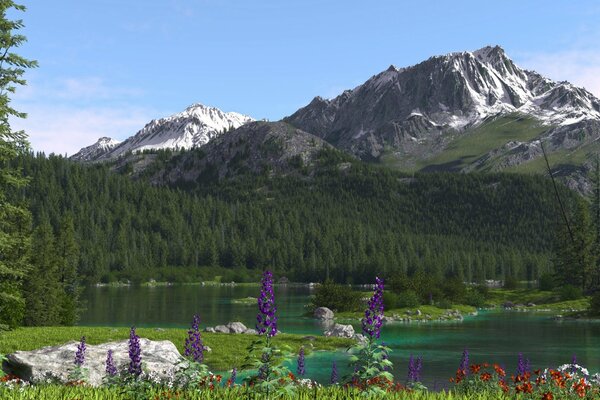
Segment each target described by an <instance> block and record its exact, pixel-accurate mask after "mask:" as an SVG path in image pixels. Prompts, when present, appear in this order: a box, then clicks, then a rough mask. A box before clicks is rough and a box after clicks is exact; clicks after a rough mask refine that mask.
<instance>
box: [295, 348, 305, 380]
mask: <svg viewBox="0 0 600 400" xmlns="http://www.w3.org/2000/svg"><path fill="white" fill-rule="evenodd" d="M296 373H297V374H298V376H304V374H305V373H306V369H305V366H304V346H303V347H300V352H299V353H298V367H297V368H296Z"/></svg>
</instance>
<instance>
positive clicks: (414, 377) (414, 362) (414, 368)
mask: <svg viewBox="0 0 600 400" xmlns="http://www.w3.org/2000/svg"><path fill="white" fill-rule="evenodd" d="M422 365H423V360H422V359H421V357H420V356H419V357H417V359H414V358H413V356H412V354H411V355H410V358H409V359H408V382H409V383H411V382H420V381H421V368H422Z"/></svg>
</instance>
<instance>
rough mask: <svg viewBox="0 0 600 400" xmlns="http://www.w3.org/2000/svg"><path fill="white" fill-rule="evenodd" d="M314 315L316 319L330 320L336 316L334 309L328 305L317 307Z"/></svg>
mask: <svg viewBox="0 0 600 400" xmlns="http://www.w3.org/2000/svg"><path fill="white" fill-rule="evenodd" d="M314 316H315V318H316V319H321V320H328V319H333V318H334V315H333V311H331V310H330V309H329V308H327V307H318V308H317V309H315V312H314Z"/></svg>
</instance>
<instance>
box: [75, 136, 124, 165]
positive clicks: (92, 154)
mask: <svg viewBox="0 0 600 400" xmlns="http://www.w3.org/2000/svg"><path fill="white" fill-rule="evenodd" d="M120 143H121V142H120V141H118V140H116V139H112V138H109V137H101V138H100V139H98V141H97V142H96V143H94V144H92V145H90V146H87V147H84V148H82V149H81V150H79V152H77V153H76V154H74V155H72V156H71V157H70V158H71V159H72V160H75V161H92V160H95V159H97V158H98V157H100V156H102V155H104V154H106V153H107V152H109V151H111V150H112V149H114V148H115V147H117V146H118V145H119V144H120Z"/></svg>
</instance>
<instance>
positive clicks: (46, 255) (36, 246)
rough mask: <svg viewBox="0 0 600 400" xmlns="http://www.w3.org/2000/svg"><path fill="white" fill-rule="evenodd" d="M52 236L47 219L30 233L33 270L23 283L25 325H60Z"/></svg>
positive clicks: (56, 264) (59, 292)
mask: <svg viewBox="0 0 600 400" xmlns="http://www.w3.org/2000/svg"><path fill="white" fill-rule="evenodd" d="M54 244H55V241H54V235H53V233H52V227H51V226H50V222H49V221H48V218H47V217H44V218H43V220H42V221H41V223H40V224H39V225H38V226H37V227H36V228H35V230H34V231H33V237H32V241H31V250H32V251H31V264H32V270H31V272H30V273H29V275H28V277H27V280H26V282H25V290H24V291H25V300H26V305H27V307H26V311H25V325H31V326H43V325H58V324H59V323H60V319H61V316H60V314H61V313H60V306H61V299H62V293H61V285H60V282H59V272H58V257H57V254H56V250H55V248H54Z"/></svg>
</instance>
